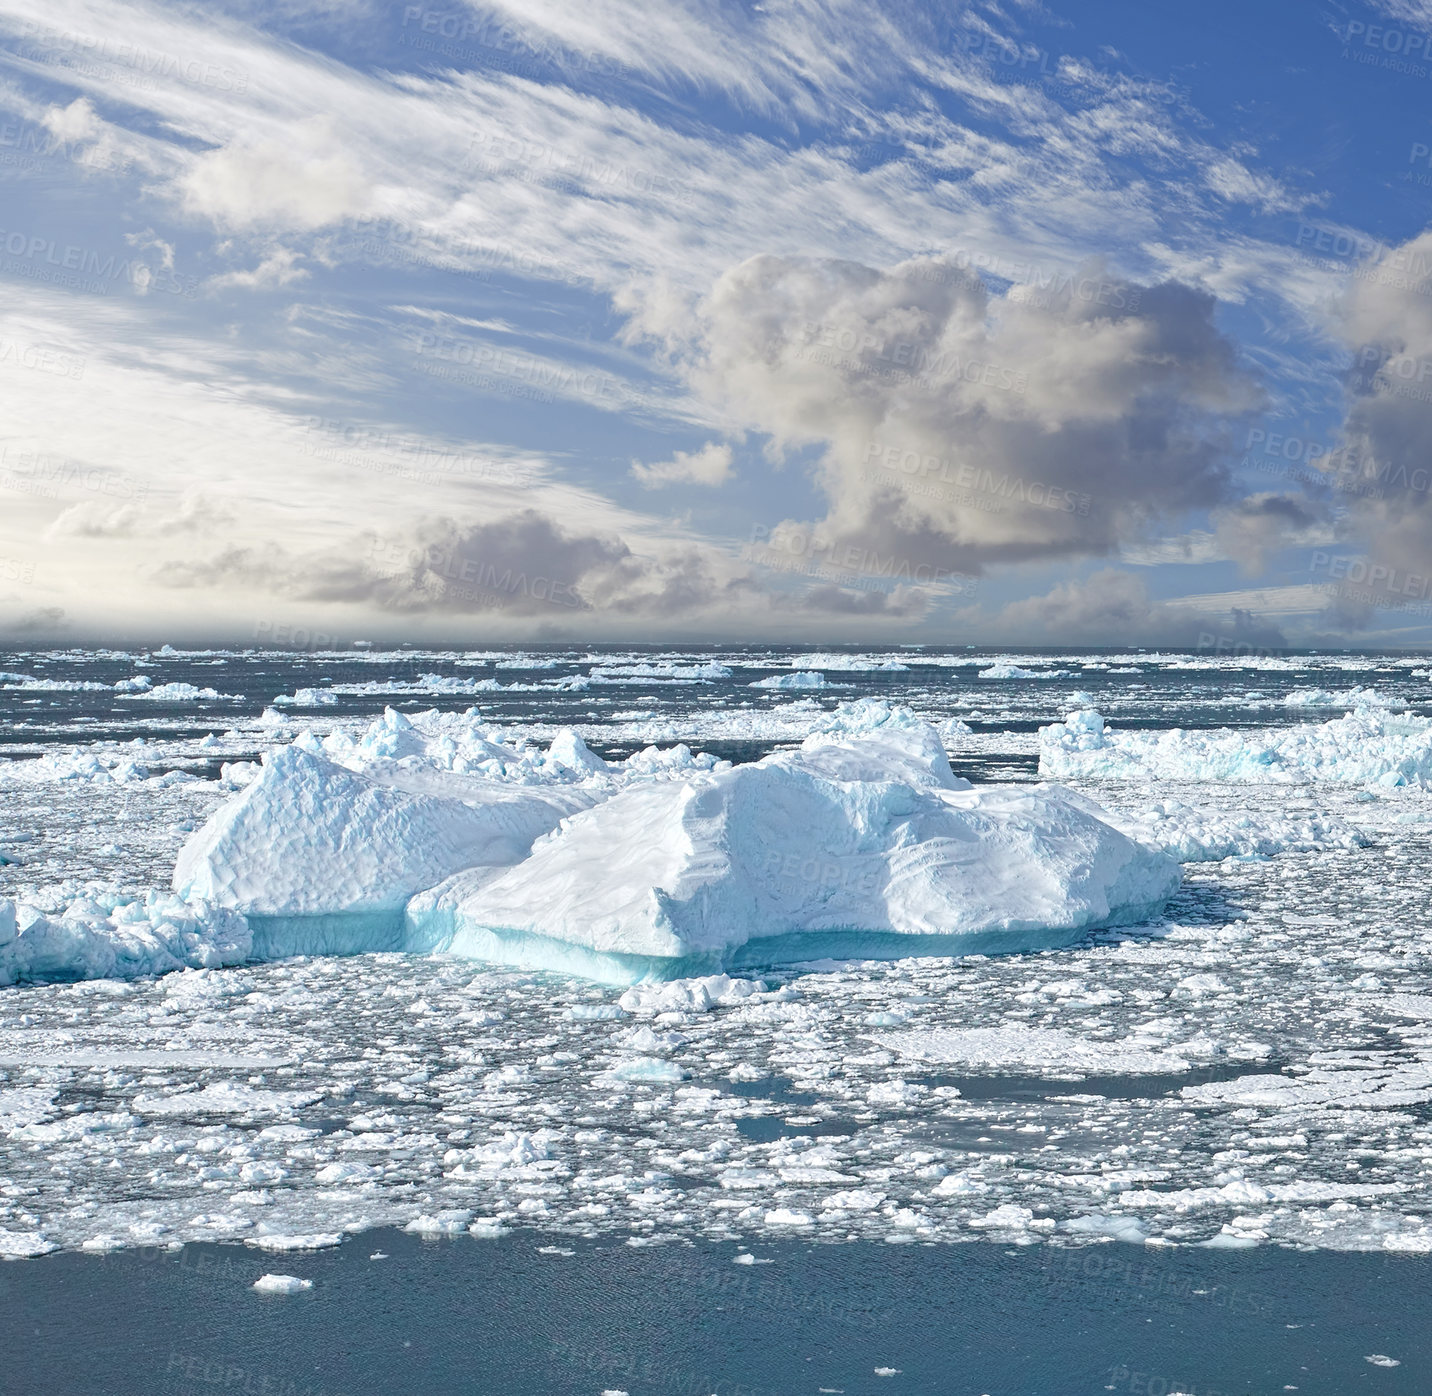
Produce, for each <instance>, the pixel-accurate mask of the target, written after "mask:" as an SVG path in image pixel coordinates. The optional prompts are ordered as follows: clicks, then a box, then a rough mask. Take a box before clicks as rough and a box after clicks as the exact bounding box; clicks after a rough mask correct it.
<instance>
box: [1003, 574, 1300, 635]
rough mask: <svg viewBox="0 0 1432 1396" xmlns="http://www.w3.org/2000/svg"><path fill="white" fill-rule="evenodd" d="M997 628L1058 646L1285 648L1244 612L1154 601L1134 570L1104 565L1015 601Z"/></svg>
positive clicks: (1269, 627) (1270, 629) (1271, 630)
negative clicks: (1232, 645) (1217, 611)
mask: <svg viewBox="0 0 1432 1396" xmlns="http://www.w3.org/2000/svg"><path fill="white" fill-rule="evenodd" d="M995 628H996V630H997V631H998V633H999V634H1000V635H1002V636H1005V637H1007V639H1008V640H1010V641H1014V640H1028V641H1030V642H1033V643H1039V642H1045V643H1050V642H1052V643H1056V644H1085V643H1088V644H1118V645H1143V644H1154V645H1178V646H1206V645H1208V644H1210V643H1215V642H1226V643H1236V644H1240V645H1253V646H1260V647H1265V648H1272V647H1280V648H1281V647H1284V646H1286V644H1287V640H1286V639H1285V637H1284V635H1283V632H1282V631H1281V630H1279V629H1278V627H1277V626H1276V625H1273V624H1271V623H1270V622H1268V621H1266V620H1262V619H1260V618H1259V617H1257V616H1254V615H1252V614H1251V613H1249V612H1248V611H1246V610H1237V609H1234V610H1230V611H1229V612H1228V613H1226V614H1224V615H1214V614H1211V613H1208V612H1204V611H1200V610H1197V609H1195V608H1193V607H1189V606H1178V605H1173V604H1170V603H1169V602H1164V601H1155V600H1154V599H1153V598H1152V597H1151V596H1150V595H1149V593H1148V588H1147V587H1146V586H1145V585H1144V583H1143V580H1142V579H1141V578H1139V577H1136V576H1135V575H1134V574H1133V573H1132V572H1124V571H1121V570H1119V569H1118V568H1115V567H1106V568H1104V569H1102V570H1101V571H1098V572H1095V573H1093V574H1092V575H1091V576H1089V577H1087V578H1084V579H1082V580H1071V581H1067V582H1061V583H1059V585H1057V586H1056V587H1054V588H1053V590H1051V591H1049V592H1047V593H1046V594H1045V595H1043V596H1031V597H1028V598H1026V599H1025V600H1023V601H1013V602H1011V603H1010V604H1009V605H1007V606H1005V607H1004V608H1003V609H1002V610H1001V611H1000V613H999V615H998V618H997V623H996V627H995Z"/></svg>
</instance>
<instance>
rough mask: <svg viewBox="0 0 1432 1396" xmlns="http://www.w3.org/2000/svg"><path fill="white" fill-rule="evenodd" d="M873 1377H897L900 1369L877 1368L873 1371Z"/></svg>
mask: <svg viewBox="0 0 1432 1396" xmlns="http://www.w3.org/2000/svg"><path fill="white" fill-rule="evenodd" d="M875 1375H876V1376H877V1377H898V1376H899V1375H900V1368H898V1367H877V1368H876V1369H875Z"/></svg>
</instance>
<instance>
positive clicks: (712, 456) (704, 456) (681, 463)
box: [631, 441, 732, 490]
mask: <svg viewBox="0 0 1432 1396" xmlns="http://www.w3.org/2000/svg"><path fill="white" fill-rule="evenodd" d="M731 461H732V453H731V448H730V447H729V446H723V445H722V444H721V443H720V442H717V441H708V442H707V443H706V445H704V446H703V447H702V448H701V449H700V450H699V451H676V452H674V453H673V454H672V457H671V459H670V460H663V461H655V462H653V463H651V464H649V465H644V464H643V463H642V462H641V461H633V462H632V463H631V473H632V474H633V475H634V476H635V477H636V479H637V480H639V481H640V482H641V483H642V484H643V485H644V486H645V487H646V488H647V489H649V490H652V489H659V488H660V487H661V486H663V485H724V484H725V483H726V482H727V481H728V480H729V479H730V478H731Z"/></svg>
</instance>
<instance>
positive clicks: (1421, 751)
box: [1039, 689, 1432, 788]
mask: <svg viewBox="0 0 1432 1396" xmlns="http://www.w3.org/2000/svg"><path fill="white" fill-rule="evenodd" d="M1368 693H1369V691H1368V690H1365V689H1364V690H1356V691H1355V692H1354V694H1353V695H1352V696H1353V697H1354V699H1355V700H1356V701H1357V706H1356V707H1355V708H1354V709H1353V711H1352V712H1350V713H1347V714H1345V715H1344V716H1342V717H1339V718H1335V719H1334V720H1333V721H1331V722H1318V723H1306V724H1301V725H1298V726H1294V727H1278V728H1269V729H1265V730H1262V731H1251V732H1249V731H1235V730H1233V729H1231V728H1221V729H1217V730H1212V731H1194V732H1189V731H1184V730H1183V729H1181V728H1177V727H1175V728H1172V729H1169V730H1167V731H1159V732H1118V731H1114V730H1112V729H1111V728H1110V727H1109V725H1108V724H1107V723H1106V722H1105V720H1104V718H1103V716H1102V715H1101V714H1100V713H1098V712H1096V711H1095V710H1094V709H1092V708H1084V709H1080V710H1079V711H1077V712H1073V713H1071V714H1070V715H1069V716H1068V717H1067V718H1065V720H1064V721H1063V722H1056V723H1053V724H1051V725H1050V726H1048V727H1041V728H1040V729H1039V743H1040V745H1039V773H1040V775H1044V776H1053V777H1056V778H1064V779H1068V778H1082V779H1094V780H1098V779H1101V778H1102V779H1116V780H1189V781H1228V782H1233V783H1244V784H1247V783H1289V784H1292V783H1300V782H1306V781H1331V782H1337V783H1341V784H1352V785H1374V784H1375V785H1379V786H1384V787H1389V788H1391V787H1395V786H1403V785H1413V786H1421V787H1424V788H1425V787H1427V786H1429V785H1432V719H1428V718H1423V717H1413V716H1405V715H1401V714H1398V713H1396V712H1394V711H1392V709H1391V705H1390V704H1388V703H1387V702H1385V701H1383V700H1381V699H1379V698H1378V697H1377V695H1376V694H1372V695H1371V696H1370V697H1369V696H1368Z"/></svg>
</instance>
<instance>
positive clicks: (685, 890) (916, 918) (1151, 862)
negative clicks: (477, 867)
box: [407, 704, 1179, 982]
mask: <svg viewBox="0 0 1432 1396" xmlns="http://www.w3.org/2000/svg"><path fill="white" fill-rule="evenodd" d="M882 708H883V705H879V704H874V705H868V706H866V707H863V708H862V706H861V705H851V706H850V710H842V712H841V713H838V714H837V715H836V717H835V719H834V720H833V721H832V722H831V724H830V729H829V730H827V731H824V732H821V733H817V734H815V735H813V736H812V737H810V738H809V739H808V740H807V741H806V742H805V743H804V744H803V745H802V747H801V748H800V749H799V750H798V751H793V752H782V753H778V754H777V755H774V756H769V757H766V758H765V759H764V760H761V761H757V762H755V763H752V764H750V765H742V766H736V767H733V768H729V769H727V770H724V771H717V772H713V773H710V774H697V775H695V776H692V777H690V778H687V779H680V780H668V781H665V782H661V783H645V782H644V783H640V784H635V785H632V786H630V787H628V788H627V789H625V790H622V791H620V792H619V793H618V794H615V795H613V796H612V797H611V798H610V799H608V800H606V801H604V802H603V803H601V804H598V805H595V806H594V807H593V808H591V809H589V810H586V811H584V812H583V813H580V814H577V815H574V816H573V817H572V818H570V819H567V820H565V821H564V822H563V824H562V825H561V827H560V828H559V829H557V830H556V831H554V832H553V833H552V834H550V835H549V836H547V837H545V838H543V839H540V840H538V842H537V843H536V844H535V846H534V847H533V850H532V853H531V855H530V856H529V857H528V858H526V859H524V860H523V861H522V862H520V863H518V864H516V865H514V866H513V867H511V868H509V869H508V870H507V871H505V872H503V873H501V874H500V875H498V876H496V877H491V876H488V875H484V874H478V875H473V874H468V873H459V874H457V875H456V876H454V877H452V878H450V879H448V880H447V881H446V882H444V883H441V884H440V885H438V886H437V887H435V888H433V889H432V890H430V891H428V892H424V893H421V894H420V895H418V896H416V897H414V898H413V900H412V901H411V902H410V903H409V906H408V913H407V921H408V927H409V935H410V938H411V939H412V940H413V941H414V942H421V943H427V944H436V945H441V946H444V947H445V948H447V949H450V950H451V951H453V952H455V953H458V954H467V955H472V956H474V957H476V958H481V959H493V960H502V961H507V962H511V963H519V964H523V965H528V966H540V967H546V968H561V969H568V970H573V971H576V972H578V973H583V974H587V975H590V976H592V977H595V978H600V979H605V980H608V981H616V982H635V981H640V980H643V979H662V978H675V977H680V976H686V975H690V974H693V973H712V972H715V971H717V970H721V969H728V968H739V967H750V966H756V965H769V964H774V963H782V962H787V963H788V962H792V961H801V960H808V959H814V958H819V957H823V956H830V955H839V956H846V957H868V958H894V957H897V956H902V955H912V954H951V953H971V952H979V953H989V952H993V951H1001V950H1008V951H1013V950H1026V949H1035V948H1045V947H1048V946H1052V945H1059V944H1066V943H1069V942H1070V941H1072V940H1074V939H1077V938H1078V937H1079V936H1080V935H1082V934H1083V933H1084V932H1085V931H1087V930H1089V929H1090V928H1092V927H1095V926H1104V925H1113V924H1118V923H1124V922H1129V921H1133V920H1138V919H1142V918H1144V917H1147V916H1149V915H1150V914H1152V913H1153V912H1155V911H1156V910H1157V909H1158V908H1159V907H1161V906H1162V904H1163V903H1164V901H1165V900H1166V899H1167V898H1168V897H1169V896H1170V895H1171V894H1172V892H1173V891H1174V890H1175V888H1176V887H1177V886H1178V883H1179V872H1178V868H1177V865H1176V864H1175V863H1174V862H1173V860H1172V859H1171V858H1169V857H1168V856H1167V855H1165V854H1163V853H1161V852H1159V851H1157V850H1155V849H1153V848H1151V847H1149V846H1147V845H1145V844H1142V843H1138V842H1135V841H1134V840H1132V839H1130V838H1128V837H1126V836H1125V835H1124V834H1121V833H1119V832H1118V831H1117V830H1115V829H1114V828H1112V827H1111V826H1110V825H1109V824H1107V823H1105V822H1104V821H1103V820H1102V819H1100V818H1099V817H1098V812H1097V807H1095V806H1093V805H1091V804H1090V802H1088V801H1087V800H1084V799H1082V798H1081V797H1078V796H1074V795H1071V794H1070V793H1069V792H1067V791H1064V790H1062V789H1060V788H1059V787H1057V786H1037V787H1028V786H1023V787H1009V786H988V787H982V788H979V789H976V788H975V787H972V786H971V785H970V784H969V782H967V781H964V780H960V779H958V778H957V777H955V776H954V775H953V774H952V773H951V771H950V767H949V763H948V761H947V759H946V757H945V754H944V751H943V748H942V747H941V746H940V743H939V738H938V736H937V735H936V733H935V732H934V730H933V729H932V728H931V727H929V726H928V725H927V724H925V723H922V722H919V721H918V720H916V719H913V718H911V717H910V716H909V715H908V714H906V713H903V712H901V711H900V710H898V709H897V710H893V711H892V710H890V709H888V708H886V709H884V710H883V711H880V709H882Z"/></svg>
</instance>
